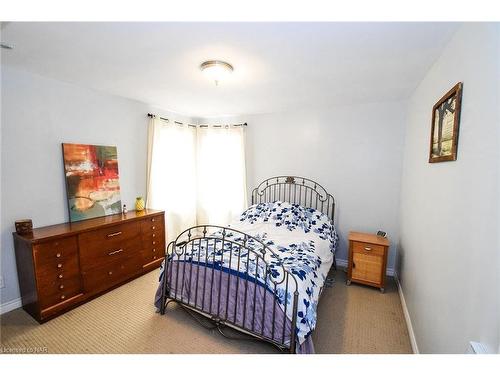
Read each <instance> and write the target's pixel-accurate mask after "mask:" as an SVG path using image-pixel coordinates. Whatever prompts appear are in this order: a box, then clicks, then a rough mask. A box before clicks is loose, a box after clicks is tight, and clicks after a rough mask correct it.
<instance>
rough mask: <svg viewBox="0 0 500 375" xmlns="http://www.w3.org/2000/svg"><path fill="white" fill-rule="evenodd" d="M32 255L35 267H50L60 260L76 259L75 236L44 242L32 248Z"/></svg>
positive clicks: (76, 243)
mask: <svg viewBox="0 0 500 375" xmlns="http://www.w3.org/2000/svg"><path fill="white" fill-rule="evenodd" d="M33 251H34V252H33V255H34V258H35V265H36V267H49V268H50V267H52V266H53V265H54V264H57V263H59V262H60V261H61V260H62V259H68V258H72V257H77V256H78V255H77V253H78V242H77V239H76V236H73V237H67V238H63V239H60V240H55V241H49V242H44V243H41V244H38V245H35V246H34V249H33Z"/></svg>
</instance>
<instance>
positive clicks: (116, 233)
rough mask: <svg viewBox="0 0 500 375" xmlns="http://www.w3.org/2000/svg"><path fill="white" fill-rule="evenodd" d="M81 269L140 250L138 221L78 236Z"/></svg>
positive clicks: (111, 261)
mask: <svg viewBox="0 0 500 375" xmlns="http://www.w3.org/2000/svg"><path fill="white" fill-rule="evenodd" d="M79 243H80V261H81V267H82V269H89V268H92V267H95V266H96V265H99V264H103V263H113V262H117V261H121V260H123V259H125V258H127V257H130V256H133V255H134V254H136V253H138V252H139V251H140V250H141V247H142V245H141V236H140V226H139V223H137V222H134V223H129V224H123V225H118V226H113V227H109V228H105V229H101V230H98V231H93V232H87V233H83V234H81V235H80V236H79Z"/></svg>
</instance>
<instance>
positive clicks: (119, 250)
mask: <svg viewBox="0 0 500 375" xmlns="http://www.w3.org/2000/svg"><path fill="white" fill-rule="evenodd" d="M122 251H123V249H118V250H115V251H112V252H110V253H108V255H115V254H118V253H121V252H122Z"/></svg>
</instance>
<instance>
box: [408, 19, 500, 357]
mask: <svg viewBox="0 0 500 375" xmlns="http://www.w3.org/2000/svg"><path fill="white" fill-rule="evenodd" d="M498 39H499V29H498V25H491V24H466V25H464V26H462V27H461V28H460V29H459V30H458V31H457V33H456V34H455V35H454V37H453V38H452V40H451V41H450V43H449V44H448V46H447V47H446V48H445V50H444V51H443V53H442V55H441V57H440V58H439V59H438V60H437V61H436V63H435V64H434V65H433V67H432V68H431V69H430V71H429V72H428V74H427V75H426V77H425V79H424V80H423V81H422V83H421V84H420V85H419V86H418V88H417V89H416V91H415V93H414V94H413V96H412V98H411V101H410V107H409V113H408V127H407V132H406V144H405V158H404V166H403V171H404V172H403V178H402V194H401V197H402V198H401V241H400V245H401V250H400V252H401V271H400V277H401V282H402V288H403V292H404V295H405V299H406V303H407V306H408V310H409V313H410V316H411V320H412V324H413V329H414V332H415V336H416V340H417V344H418V347H419V350H420V352H423V353H464V352H465V350H466V347H467V343H468V341H470V340H473V341H481V342H484V343H485V344H487V345H488V346H489V349H490V350H491V351H492V352H496V351H497V350H498V349H497V348H498V347H499V329H500V327H499V316H500V313H499V303H500V302H499V301H500V298H499V296H500V291H499V277H498V274H499V271H500V268H499V237H498V231H499V218H498V208H499V204H498V203H499V202H498V200H499V180H498V173H499V151H498V150H499V135H500V134H499V123H500V116H499V105H500V101H499V99H500V98H499V71H500V64H499V62H500V61H499V55H498V53H499V52H498V51H499V50H498V48H499V46H498ZM459 81H462V82H463V84H464V87H463V98H462V116H461V124H460V136H459V143H458V160H457V161H454V162H444V163H436V164H429V163H428V152H429V137H430V125H431V112H432V106H433V105H434V103H435V102H436V101H437V100H438V99H439V98H440V97H441V96H442V95H443V94H444V93H446V92H447V91H448V90H449V89H450V88H451V87H452V86H453V85H455V84H456V83H457V82H459Z"/></svg>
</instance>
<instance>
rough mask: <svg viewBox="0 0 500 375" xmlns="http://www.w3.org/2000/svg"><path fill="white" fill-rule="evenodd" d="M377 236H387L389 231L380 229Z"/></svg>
mask: <svg viewBox="0 0 500 375" xmlns="http://www.w3.org/2000/svg"><path fill="white" fill-rule="evenodd" d="M377 236H380V237H387V233H386V232H384V231H383V230H379V231H378V232H377Z"/></svg>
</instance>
